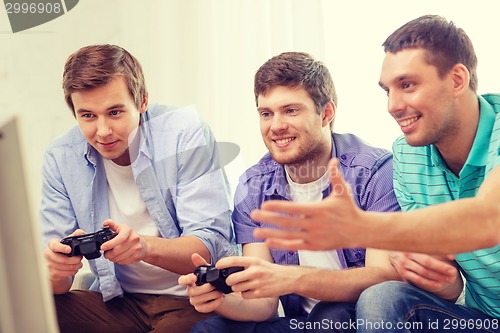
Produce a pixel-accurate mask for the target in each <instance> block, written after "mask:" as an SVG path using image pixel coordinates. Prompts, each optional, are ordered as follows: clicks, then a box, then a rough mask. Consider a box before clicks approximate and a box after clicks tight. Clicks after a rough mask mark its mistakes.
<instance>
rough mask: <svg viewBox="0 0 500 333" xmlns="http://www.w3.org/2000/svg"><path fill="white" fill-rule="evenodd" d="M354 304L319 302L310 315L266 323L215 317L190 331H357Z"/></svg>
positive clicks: (339, 332)
mask: <svg viewBox="0 0 500 333" xmlns="http://www.w3.org/2000/svg"><path fill="white" fill-rule="evenodd" d="M354 311H355V304H354V303H330V302H320V303H318V304H316V306H315V307H314V308H313V309H312V311H311V313H310V314H309V315H308V316H299V317H276V318H274V319H272V320H269V321H265V322H246V321H235V320H230V319H226V318H222V317H219V316H217V317H212V318H209V319H205V320H203V321H200V322H198V323H197V324H196V325H195V326H194V327H193V329H192V330H191V333H233V332H234V333H299V332H307V333H320V332H324V333H326V332H336V333H355V332H356V330H355V328H354V326H353V325H352V323H354V322H355V312H354Z"/></svg>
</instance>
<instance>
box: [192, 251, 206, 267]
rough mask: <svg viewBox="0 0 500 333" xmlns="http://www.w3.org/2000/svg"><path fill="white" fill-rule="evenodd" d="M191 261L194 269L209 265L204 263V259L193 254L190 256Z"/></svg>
mask: <svg viewBox="0 0 500 333" xmlns="http://www.w3.org/2000/svg"><path fill="white" fill-rule="evenodd" d="M191 261H192V262H193V265H195V266H196V267H198V266H202V265H210V264H209V263H207V262H206V261H205V259H204V258H203V257H202V256H200V255H199V254H198V253H193V254H192V255H191Z"/></svg>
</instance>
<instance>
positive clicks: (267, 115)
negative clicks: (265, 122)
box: [260, 111, 271, 118]
mask: <svg viewBox="0 0 500 333" xmlns="http://www.w3.org/2000/svg"><path fill="white" fill-rule="evenodd" d="M260 116H261V117H262V118H269V117H271V112H268V111H262V112H261V113H260Z"/></svg>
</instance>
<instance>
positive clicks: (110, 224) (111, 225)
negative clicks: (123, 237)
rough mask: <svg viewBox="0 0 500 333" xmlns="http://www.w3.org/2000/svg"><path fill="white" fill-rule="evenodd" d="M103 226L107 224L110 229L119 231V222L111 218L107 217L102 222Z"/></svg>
mask: <svg viewBox="0 0 500 333" xmlns="http://www.w3.org/2000/svg"><path fill="white" fill-rule="evenodd" d="M102 226H103V227H106V226H107V227H109V229H111V230H113V231H114V232H117V228H118V224H117V223H116V222H115V221H113V220H111V219H107V220H105V221H104V222H102Z"/></svg>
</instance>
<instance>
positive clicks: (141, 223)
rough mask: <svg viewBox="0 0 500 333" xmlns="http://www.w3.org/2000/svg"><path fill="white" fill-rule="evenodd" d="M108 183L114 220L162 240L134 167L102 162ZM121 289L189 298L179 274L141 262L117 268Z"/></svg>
mask: <svg viewBox="0 0 500 333" xmlns="http://www.w3.org/2000/svg"><path fill="white" fill-rule="evenodd" d="M103 162H104V169H105V170H106V178H107V180H108V197H109V211H110V214H111V219H113V220H114V221H116V223H119V224H126V225H129V226H130V227H131V228H132V229H133V230H134V231H135V232H137V233H138V234H141V235H147V236H157V237H159V236H160V233H159V231H158V227H157V226H156V225H155V224H154V222H153V220H152V218H151V216H150V215H149V212H148V210H147V209H146V205H145V204H144V200H143V199H142V197H141V194H140V192H139V190H138V188H137V185H136V184H135V180H134V175H133V173H132V166H121V165H118V164H116V163H114V162H113V161H111V160H108V159H103ZM115 270H116V276H117V278H118V280H119V281H120V285H121V287H122V288H123V290H125V291H126V292H129V293H144V294H162V295H175V296H186V288H185V287H182V286H179V285H178V283H177V279H178V278H179V274H176V273H172V272H170V271H168V270H165V269H163V268H160V267H157V266H154V265H151V264H148V263H147V262H144V261H140V262H137V263H133V264H128V265H120V264H115Z"/></svg>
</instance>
